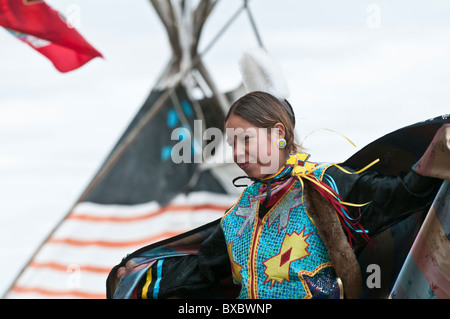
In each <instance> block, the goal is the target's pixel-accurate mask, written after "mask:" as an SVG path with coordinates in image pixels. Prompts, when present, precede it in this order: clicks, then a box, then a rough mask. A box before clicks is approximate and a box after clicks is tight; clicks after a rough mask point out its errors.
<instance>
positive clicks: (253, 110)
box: [225, 91, 298, 153]
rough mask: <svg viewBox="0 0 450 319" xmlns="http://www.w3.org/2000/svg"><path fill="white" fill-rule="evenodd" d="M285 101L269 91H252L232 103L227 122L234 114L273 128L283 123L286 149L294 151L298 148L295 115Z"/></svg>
mask: <svg viewBox="0 0 450 319" xmlns="http://www.w3.org/2000/svg"><path fill="white" fill-rule="evenodd" d="M283 103H284V102H282V101H280V100H279V99H277V98H276V97H274V96H273V95H271V94H269V93H266V92H260V91H254V92H250V93H248V94H246V95H244V96H243V97H241V98H240V99H238V100H237V101H236V102H234V103H233V105H231V107H230V109H229V110H228V114H227V116H226V117H225V122H226V121H227V120H228V118H229V117H230V116H231V115H233V114H234V115H238V116H240V117H242V118H243V119H244V120H246V121H247V122H249V123H251V124H252V125H254V126H256V127H262V128H272V127H274V126H275V124H277V123H281V124H283V125H284V128H285V137H284V139H285V140H286V149H287V150H288V151H289V152H290V153H293V152H296V151H297V149H298V145H297V144H296V141H295V129H294V122H293V120H292V117H293V116H294V115H293V114H290V111H289V110H288V108H287V106H285V105H283ZM288 112H289V113H288Z"/></svg>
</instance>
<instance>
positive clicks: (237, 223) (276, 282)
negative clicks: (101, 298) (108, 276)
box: [110, 91, 441, 298]
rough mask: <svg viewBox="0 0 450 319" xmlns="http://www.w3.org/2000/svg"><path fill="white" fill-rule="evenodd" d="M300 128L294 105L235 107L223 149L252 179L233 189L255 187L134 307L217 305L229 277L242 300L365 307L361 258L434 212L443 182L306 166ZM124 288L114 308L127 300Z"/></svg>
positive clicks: (153, 267) (258, 96)
mask: <svg viewBox="0 0 450 319" xmlns="http://www.w3.org/2000/svg"><path fill="white" fill-rule="evenodd" d="M294 125H295V117H294V114H293V112H292V108H291V107H290V106H289V104H288V103H286V101H282V100H279V99H277V98H275V97H274V96H272V95H270V94H268V93H265V92H258V91H257V92H251V93H249V94H247V95H245V96H243V97H242V98H240V99H239V100H237V101H236V102H235V103H234V104H233V105H232V106H231V108H230V110H229V112H228V114H227V116H226V121H225V127H226V131H227V140H228V143H229V144H230V145H231V146H232V147H233V151H234V161H235V162H236V164H237V165H238V166H239V167H240V168H241V169H242V170H243V171H244V173H245V174H246V175H245V176H243V177H239V178H237V179H235V181H233V182H234V183H235V186H242V181H241V180H245V179H249V180H250V184H251V185H250V186H248V187H246V188H245V189H244V190H243V192H242V194H241V196H240V198H239V199H238V201H237V202H236V203H235V205H234V206H233V207H231V208H230V209H229V210H228V211H227V212H226V213H225V215H224V216H223V218H222V219H221V220H220V223H216V224H212V226H210V227H209V228H208V229H210V230H211V231H210V233H208V234H207V235H204V237H205V239H204V240H202V241H201V244H200V246H199V247H198V252H197V253H196V254H180V255H178V256H174V255H173V254H172V257H167V258H165V257H158V258H153V257H152V258H150V259H149V260H151V261H150V262H149V263H148V267H147V268H146V270H145V271H146V273H147V276H145V275H142V276H141V277H140V278H137V279H135V282H136V285H135V286H133V296H134V297H137V298H139V297H144V295H143V294H142V292H143V291H144V290H145V297H148V298H150V297H157V298H174V297H182V298H189V297H212V296H213V295H212V292H213V291H216V289H217V287H218V286H219V285H221V284H223V280H224V279H225V278H227V277H229V276H230V275H231V276H232V278H233V281H234V283H235V284H236V285H237V286H236V287H238V296H239V298H342V297H346V298H357V297H359V295H360V293H361V288H362V279H361V272H360V267H359V264H358V262H357V260H356V255H355V254H358V252H359V251H360V250H361V249H362V248H363V247H364V246H365V245H366V243H367V242H368V241H369V238H370V237H372V236H374V235H376V234H377V233H379V232H381V231H382V230H384V229H386V228H388V227H390V226H392V225H393V224H395V223H397V222H399V221H400V220H402V219H404V218H406V217H407V216H409V215H410V214H411V213H413V212H416V211H417V210H419V209H423V208H426V207H429V205H430V204H431V202H432V201H433V199H434V196H435V194H436V192H437V190H438V188H439V186H440V184H441V180H439V179H435V178H429V177H424V176H420V175H419V174H417V173H416V172H415V171H414V170H411V171H410V172H409V173H407V174H406V175H404V176H401V177H399V176H386V175H383V174H381V173H377V172H376V171H374V170H370V171H359V172H355V171H353V170H351V169H350V168H348V167H340V166H338V165H334V164H325V163H322V164H317V163H312V162H309V161H308V159H309V155H308V154H306V153H303V152H302V150H301V149H298V145H296V144H295V139H294ZM373 160H376V159H375V158H374V159H373ZM367 164H369V163H367ZM375 165H376V164H375ZM170 245H171V243H170V242H169V243H168V244H167V245H165V246H164V245H163V246H164V248H167V249H169V248H170ZM158 249H159V248H158ZM158 249H157V250H158ZM156 255H157V254H156ZM161 260H163V261H164V262H162V261H161ZM125 261H126V260H125ZM125 261H124V262H125ZM124 262H123V263H121V264H120V265H118V266H117V267H116V268H115V270H117V278H118V279H121V278H122V276H123V274H124V273H125V271H126V269H127V268H130V267H131V266H132V265H133V264H131V265H130V264H127V267H125V263H124ZM147 269H148V270H147ZM112 274H116V272H115V271H113V272H112ZM149 274H150V275H149ZM156 277H158V280H157V288H155V287H156V286H155V282H156V280H152V279H151V278H156ZM149 278H150V281H149ZM121 282H122V281H121ZM121 282H119V285H118V288H117V289H115V295H114V297H115V298H121V297H129V296H130V295H126V294H122V292H121V291H122V290H121V289H122V288H121ZM122 286H123V285H122ZM112 289H113V290H114V288H112ZM156 289H157V290H156ZM110 293H111V294H112V292H110Z"/></svg>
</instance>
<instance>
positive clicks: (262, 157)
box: [225, 114, 287, 179]
mask: <svg viewBox="0 0 450 319" xmlns="http://www.w3.org/2000/svg"><path fill="white" fill-rule="evenodd" d="M225 128H226V134H227V143H228V144H229V145H230V146H231V147H232V148H233V158H234V162H235V163H236V164H237V165H238V166H239V167H240V168H241V169H242V170H243V171H244V172H245V173H246V174H247V175H248V176H249V177H255V178H260V179H261V178H264V177H268V176H270V175H273V174H275V173H277V172H278V171H279V169H280V168H281V167H282V166H283V165H284V162H285V159H286V156H287V151H286V150H285V149H280V148H278V140H279V139H281V138H284V135H285V133H284V132H285V131H284V125H283V124H281V123H277V124H276V125H275V127H274V128H268V129H266V128H259V127H255V126H254V125H252V124H251V123H249V122H248V121H246V120H245V119H243V118H242V117H240V116H239V115H235V114H232V115H230V117H229V118H228V120H227V122H226V123H225Z"/></svg>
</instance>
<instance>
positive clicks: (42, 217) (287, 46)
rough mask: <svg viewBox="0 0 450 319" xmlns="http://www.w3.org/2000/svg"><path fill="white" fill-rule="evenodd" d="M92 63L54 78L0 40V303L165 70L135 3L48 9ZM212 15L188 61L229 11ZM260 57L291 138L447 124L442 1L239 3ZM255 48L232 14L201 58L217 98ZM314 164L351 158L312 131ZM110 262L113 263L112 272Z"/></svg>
mask: <svg viewBox="0 0 450 319" xmlns="http://www.w3.org/2000/svg"><path fill="white" fill-rule="evenodd" d="M47 3H49V4H50V5H52V6H53V8H55V9H57V10H59V11H60V12H61V13H63V14H64V15H66V16H69V17H71V18H75V21H76V22H77V23H79V28H78V29H79V31H80V32H81V34H82V35H83V36H84V37H85V38H86V39H87V40H88V41H89V42H90V43H91V44H92V45H93V46H94V47H96V48H97V49H98V50H99V51H100V52H102V53H103V55H104V56H105V59H104V60H102V59H95V60H93V61H91V62H89V63H88V64H86V65H85V66H84V67H82V68H81V69H79V70H76V71H73V72H70V73H67V74H61V73H59V72H58V71H56V70H55V69H54V67H53V65H52V64H51V63H50V62H49V61H48V60H46V58H44V57H43V56H41V55H40V54H39V53H37V52H35V51H34V50H32V49H31V48H29V47H28V46H26V45H25V44H23V43H21V42H20V41H18V40H16V39H14V38H13V37H12V36H11V35H10V34H9V33H7V32H6V31H4V30H0V48H1V50H0V225H1V226H0V227H1V228H0V260H1V263H0V273H1V274H2V275H1V276H0V293H1V292H2V291H3V290H4V289H6V287H7V286H8V285H9V284H10V283H11V280H12V279H13V278H14V276H15V275H16V274H17V272H18V271H19V270H20V268H21V267H22V265H23V264H24V263H25V262H26V261H27V260H28V258H29V257H30V255H31V254H32V253H33V251H34V250H35V249H36V247H37V246H38V245H39V244H40V243H41V242H42V241H43V239H44V238H45V236H46V235H47V234H48V233H49V231H50V230H51V229H52V228H53V227H54V226H55V225H56V223H57V222H58V221H59V220H60V218H62V216H64V215H65V214H66V213H67V212H68V210H69V209H70V207H71V205H72V204H73V203H74V201H75V200H76V199H77V197H78V196H79V195H80V193H81V192H82V191H83V189H84V188H85V187H86V185H87V184H88V182H89V181H90V179H91V178H92V176H93V174H94V173H95V172H96V170H97V169H98V168H99V166H100V164H101V163H102V161H103V160H104V158H105V156H106V155H107V154H108V152H109V151H110V149H111V148H112V146H113V145H114V144H115V142H116V141H117V139H118V138H119V137H120V135H121V134H122V132H123V130H124V129H125V128H126V126H127V125H128V123H129V122H130V121H131V119H132V117H133V116H134V115H135V113H136V112H137V110H138V109H139V108H140V106H141V105H142V103H143V102H144V100H145V99H146V98H147V96H148V94H149V92H150V90H151V89H152V87H153V84H154V83H155V81H156V79H157V77H158V76H159V75H160V73H161V72H162V69H163V67H164V66H165V65H166V63H167V62H168V60H169V55H170V48H169V44H168V41H167V39H166V35H165V31H164V29H163V27H162V25H161V23H160V21H159V20H158V17H157V16H156V15H155V13H154V11H153V9H152V7H151V5H150V4H149V1H146V0H127V1H125V0H96V1H89V0H58V1H56V0H52V1H47ZM240 4H241V1H240V0H226V1H222V2H221V3H219V4H218V6H217V7H216V8H215V11H213V14H212V16H211V19H210V20H209V21H208V23H207V24H206V26H205V30H204V33H203V37H202V41H201V45H200V51H202V48H204V47H205V46H206V45H207V44H208V43H209V41H210V40H211V39H212V38H213V37H214V36H215V34H216V32H217V31H218V29H219V28H220V27H221V26H222V25H223V24H224V23H225V21H226V20H227V19H228V18H229V17H230V16H231V15H232V14H233V13H234V12H235V10H237V8H238V7H239V5H240ZM250 5H251V8H252V11H253V14H254V17H255V20H256V22H257V24H258V28H259V31H260V32H261V35H262V38H263V41H264V44H265V46H266V48H267V49H268V51H269V52H270V53H271V54H272V55H273V56H274V57H275V59H276V60H277V61H278V63H279V64H280V65H281V66H282V68H283V70H284V72H285V76H286V78H287V80H288V83H289V86H290V90H291V97H290V102H291V104H292V105H293V107H294V109H295V112H296V115H297V123H298V125H297V131H298V134H299V136H300V137H304V136H305V135H307V134H308V133H309V132H311V131H313V130H315V129H319V128H328V129H332V130H335V131H338V132H340V133H342V134H344V135H346V136H347V137H349V138H350V139H351V140H353V141H354V142H355V143H356V144H357V145H358V149H359V148H361V147H363V146H364V145H366V144H367V143H369V142H371V141H372V140H374V139H376V138H378V137H380V136H382V135H384V134H386V133H388V132H390V131H393V130H395V129H397V128H400V127H402V126H405V125H409V124H413V123H415V122H418V121H422V120H426V119H428V118H431V117H434V116H438V115H441V114H445V113H449V112H450V107H449V102H450V90H449V89H448V88H449V84H450V62H449V59H450V19H449V17H450V2H449V1H446V0H442V1H437V0H434V1H431V0H427V1H425V0H422V1H418V0H415V1H413V0H397V1H389V0H385V1H364V0H341V1H334V0H319V1H304V0H280V1H278V0H277V1H275V0H252V1H251V2H250ZM256 45H257V43H256V40H255V37H254V36H253V34H252V31H251V29H250V25H249V22H248V19H247V17H246V15H245V14H243V15H241V16H240V18H239V19H238V21H237V22H236V23H235V25H233V26H232V27H231V28H230V29H229V31H228V32H227V33H226V34H225V35H224V36H223V37H222V38H221V39H220V40H219V41H218V42H217V44H216V45H215V47H214V48H213V49H212V50H211V51H210V52H209V53H208V54H207V55H206V57H205V63H206V65H207V67H208V69H209V71H210V73H211V74H212V76H213V78H214V79H215V80H216V82H217V85H218V86H219V87H220V88H221V89H223V90H227V89H231V88H234V87H235V86H237V85H238V84H239V80H240V77H239V73H238V68H237V60H238V59H239V57H240V56H241V54H242V52H244V51H245V50H248V49H251V48H253V47H255V46H256ZM305 145H306V146H307V147H308V148H309V150H310V151H311V152H312V154H313V156H314V155H315V158H316V160H326V161H342V160H345V158H347V157H348V156H350V155H351V154H352V153H353V152H355V151H356V150H355V149H354V148H353V147H352V146H350V144H348V143H347V142H346V141H345V140H344V139H342V138H341V137H339V136H338V135H334V134H332V133H327V132H324V131H321V132H318V133H316V134H314V135H312V136H311V137H310V138H309V139H308V140H307V142H306V144H305ZM121 257H122V256H118V261H119V259H120V258H121Z"/></svg>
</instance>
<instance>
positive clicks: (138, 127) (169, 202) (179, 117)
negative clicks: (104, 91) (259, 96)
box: [4, 0, 254, 298]
mask: <svg viewBox="0 0 450 319" xmlns="http://www.w3.org/2000/svg"><path fill="white" fill-rule="evenodd" d="M150 2H151V4H152V5H153V7H154V9H155V11H156V13H157V15H158V16H159V18H160V19H161V22H162V24H163V25H164V27H165V30H166V31H167V36H168V39H169V43H170V46H171V49H172V56H171V59H170V61H169V63H168V64H167V66H166V68H165V69H164V71H163V72H162V74H161V76H160V77H159V79H158V81H157V83H156V84H155V86H154V88H153V90H152V91H151V93H150V95H149V96H148V98H147V100H146V101H145V102H144V104H143V105H142V107H141V108H140V110H139V111H138V113H137V114H136V116H135V117H134V119H133V120H132V121H131V123H130V124H129V126H128V128H127V129H126V130H125V132H124V133H123V135H122V136H121V138H120V139H119V141H118V142H117V144H116V145H115V146H114V147H113V149H112V151H111V152H110V154H109V155H108V156H107V157H106V160H105V161H104V163H103V164H102V165H101V166H100V169H99V170H98V172H97V174H96V175H95V176H94V178H93V179H92V181H91V182H90V183H89V184H88V186H87V187H86V189H85V191H84V192H83V193H82V194H81V196H80V198H79V199H78V200H77V201H76V203H75V204H74V205H73V208H72V209H71V210H70V211H69V212H68V214H67V215H66V216H64V218H63V219H62V220H61V221H60V223H59V224H58V225H56V227H55V228H54V230H53V231H52V232H51V233H50V234H49V236H48V237H47V238H46V240H45V241H44V242H43V243H42V245H41V246H40V247H39V248H38V250H37V251H36V252H35V253H34V255H33V256H32V257H31V259H30V260H29V262H28V263H27V264H26V266H25V267H24V268H23V269H22V271H21V272H20V273H19V275H18V277H17V278H16V280H14V282H13V284H12V285H11V287H10V289H9V290H8V291H7V292H6V294H5V295H4V297H5V298H105V296H106V289H105V283H106V278H107V275H108V273H109V271H110V270H111V268H112V267H113V266H114V265H115V264H116V263H117V261H120V259H121V258H122V257H125V256H126V255H127V254H128V253H129V252H131V251H134V250H136V249H137V248H139V247H141V246H143V245H148V244H151V243H153V242H157V241H159V240H162V239H164V238H168V237H171V236H174V235H176V234H179V233H182V232H184V231H186V230H189V229H192V228H194V227H196V226H199V225H202V224H205V223H206V222H209V221H212V220H214V219H217V218H218V217H220V216H222V215H223V213H224V212H225V210H226V209H227V208H228V207H230V206H231V205H232V204H233V203H234V201H235V200H236V198H237V196H238V193H237V190H236V189H235V188H234V187H233V185H232V183H231V180H232V178H233V177H234V176H237V174H239V171H237V170H238V169H237V168H236V167H235V165H232V164H229V163H230V161H227V160H224V161H223V160H222V161H220V160H219V161H217V160H208V159H206V158H202V159H203V160H202V161H200V162H199V161H184V162H181V163H175V162H174V160H173V158H172V155H173V153H174V152H172V151H173V149H174V146H175V145H176V144H177V143H180V142H181V140H182V139H184V140H183V141H182V142H184V143H189V144H190V145H191V148H190V150H191V151H192V153H191V159H192V158H194V157H195V156H198V151H199V150H200V152H201V150H202V149H203V147H202V146H204V144H205V142H204V141H202V139H196V138H195V136H194V132H193V131H194V129H200V130H201V131H200V133H202V132H204V130H205V129H207V128H211V127H216V128H220V129H222V128H223V120H224V116H225V114H226V113H225V112H226V110H227V109H228V107H229V106H230V105H231V103H232V102H233V101H234V100H235V99H236V98H238V97H239V96H240V95H242V91H241V90H242V86H238V88H237V89H236V90H233V91H232V92H226V93H224V92H220V91H219V90H218V89H217V87H216V85H215V84H214V81H213V78H212V76H211V75H210V74H209V73H208V70H207V68H206V67H205V65H204V63H203V61H202V57H203V55H204V54H205V53H206V51H208V50H209V49H211V48H212V46H213V44H215V41H216V40H217V38H218V37H219V36H220V35H222V34H223V33H224V31H225V30H226V28H227V27H228V26H229V25H230V24H231V23H232V22H233V21H234V19H236V17H237V16H238V15H239V14H240V13H241V12H243V11H245V10H249V8H248V6H247V1H243V5H242V7H241V8H240V9H239V10H238V11H237V12H236V13H235V14H234V15H233V16H232V17H231V19H230V21H229V22H228V23H227V24H226V25H225V26H224V27H223V28H222V29H221V30H220V32H219V34H218V36H217V37H216V38H214V40H213V41H212V42H211V44H210V45H209V46H207V47H206V49H205V50H204V51H203V52H202V54H200V53H199V52H198V46H199V40H200V35H201V33H202V30H203V27H204V25H205V22H206V21H207V19H208V17H209V16H210V13H211V11H212V10H213V9H214V7H215V6H216V4H217V2H218V1H217V0H200V1H196V2H195V4H194V2H191V1H184V0H183V1H177V0H173V1H170V0H150ZM248 13H249V15H248V16H249V17H250V18H251V14H250V12H249V11H248ZM253 27H254V25H253ZM199 123H200V125H199ZM177 129H182V130H179V131H176V130H177ZM173 132H180V133H179V134H178V135H177V134H175V139H174V138H173ZM199 136H200V137H201V136H202V135H199ZM206 142H207V141H206ZM222 144H223V143H222V141H220V143H219V144H218V147H217V150H216V152H215V156H222V157H223V154H225V153H226V152H223V149H224V148H222ZM201 155H202V154H200V156H201ZM212 156H214V154H213V155H212Z"/></svg>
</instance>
